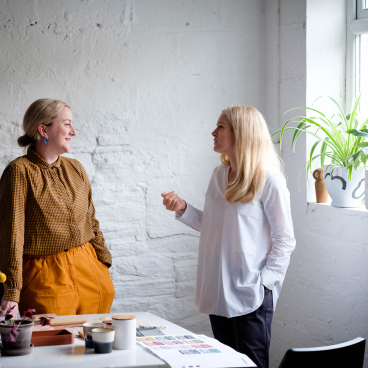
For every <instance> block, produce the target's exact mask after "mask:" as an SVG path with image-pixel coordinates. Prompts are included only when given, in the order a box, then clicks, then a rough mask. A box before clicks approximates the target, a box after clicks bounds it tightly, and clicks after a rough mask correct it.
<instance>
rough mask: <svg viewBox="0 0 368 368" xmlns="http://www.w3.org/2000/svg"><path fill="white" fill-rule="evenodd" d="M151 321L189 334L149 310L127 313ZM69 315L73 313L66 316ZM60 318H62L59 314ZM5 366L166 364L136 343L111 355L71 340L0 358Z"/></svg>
mask: <svg viewBox="0 0 368 368" xmlns="http://www.w3.org/2000/svg"><path fill="white" fill-rule="evenodd" d="M114 314H122V313H112V314H103V315H99V314H87V315H78V317H82V318H84V319H86V320H92V319H96V318H100V317H101V316H106V317H107V318H109V317H110V316H112V315H114ZM124 314H133V315H135V316H137V317H138V318H140V319H142V320H144V321H147V322H149V323H151V324H158V325H166V326H167V328H166V329H165V330H163V332H164V333H165V334H174V335H182V334H190V333H191V332H190V331H188V330H186V329H184V328H181V327H179V326H177V325H175V324H173V323H171V322H169V321H166V320H164V319H163V318H160V317H157V316H155V315H154V314H151V313H148V312H129V313H124ZM66 317H72V316H66ZM58 318H62V317H58ZM5 367H52V368H76V367H78V368H82V367H88V368H101V367H157V368H158V367H159V368H167V367H169V366H168V365H167V364H166V363H165V362H164V361H163V360H161V359H160V358H158V357H157V356H156V355H154V354H153V353H151V352H150V351H149V350H148V349H145V348H143V347H142V346H139V345H137V346H136V349H134V350H113V351H112V353H110V354H95V353H94V350H93V349H85V347H84V340H83V339H80V338H75V339H74V345H54V346H39V347H34V348H33V351H32V353H31V354H30V355H26V356H21V357H2V356H1V357H0V368H5Z"/></svg>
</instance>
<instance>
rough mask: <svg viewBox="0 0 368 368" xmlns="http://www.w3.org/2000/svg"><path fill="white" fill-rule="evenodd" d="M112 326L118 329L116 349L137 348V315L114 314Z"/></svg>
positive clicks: (115, 342)
mask: <svg viewBox="0 0 368 368" xmlns="http://www.w3.org/2000/svg"><path fill="white" fill-rule="evenodd" d="M111 319H112V328H113V329H114V330H115V331H116V334H115V341H114V349H117V350H130V349H135V346H136V342H135V338H136V328H137V323H136V316H132V315H130V314H121V315H116V316H112V317H111Z"/></svg>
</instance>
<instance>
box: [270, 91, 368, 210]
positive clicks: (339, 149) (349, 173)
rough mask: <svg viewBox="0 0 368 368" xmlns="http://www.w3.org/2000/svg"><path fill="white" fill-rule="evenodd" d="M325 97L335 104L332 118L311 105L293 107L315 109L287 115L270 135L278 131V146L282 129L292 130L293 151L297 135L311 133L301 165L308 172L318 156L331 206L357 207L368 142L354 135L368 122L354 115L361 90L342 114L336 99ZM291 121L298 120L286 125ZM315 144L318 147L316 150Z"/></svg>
mask: <svg viewBox="0 0 368 368" xmlns="http://www.w3.org/2000/svg"><path fill="white" fill-rule="evenodd" d="M321 97H322V96H321ZM326 97H327V98H329V99H330V100H331V101H332V102H333V103H334V104H335V105H336V107H337V113H336V114H334V115H332V117H331V118H328V117H327V116H326V114H324V113H322V112H321V111H319V110H316V109H314V108H311V107H296V108H293V109H291V110H296V109H303V110H304V109H307V110H309V111H312V112H313V113H315V114H316V116H312V117H306V116H298V117H296V118H293V119H290V120H288V121H286V122H285V124H284V125H283V127H282V128H281V129H280V130H278V131H276V132H274V133H273V134H272V136H274V135H275V134H278V133H280V150H281V148H282V141H283V137H284V133H285V131H286V130H294V135H293V138H292V143H291V147H292V149H293V151H294V152H295V147H296V142H297V140H298V138H299V136H300V135H301V134H302V133H303V132H305V133H307V134H310V135H312V136H313V137H314V138H315V139H316V141H315V142H314V144H313V145H312V147H311V149H310V152H309V160H308V161H307V162H306V163H305V165H304V166H303V167H306V169H307V173H308V171H310V170H311V166H312V163H313V161H315V160H316V159H319V160H320V162H321V167H322V168H323V171H324V182H325V185H326V188H327V191H328V194H329V195H330V197H331V198H332V203H331V205H332V206H334V207H360V206H361V204H362V200H363V198H364V185H363V182H364V171H365V165H366V162H367V153H368V144H366V145H365V143H367V142H366V141H365V137H363V136H361V135H360V136H359V135H354V134H353V132H362V131H363V132H364V129H366V127H367V124H368V119H366V120H364V121H362V122H359V120H358V116H357V110H358V106H359V101H360V98H361V94H360V95H359V96H358V97H357V98H356V99H355V101H354V103H353V106H352V110H351V112H350V113H349V114H348V115H345V114H344V112H343V110H342V108H341V106H340V105H339V103H338V102H337V101H336V100H334V99H333V98H332V97H329V96H326ZM319 98H320V97H318V98H317V99H316V100H315V101H317V100H318V99H319ZM315 101H314V102H315ZM313 104H314V103H313ZM291 110H289V111H291ZM287 112H288V111H287ZM292 122H297V125H296V126H289V124H290V123H292ZM357 134H358V133H357ZM317 147H319V153H318V151H317ZM326 161H329V163H328V164H326V165H325V163H326ZM299 176H300V174H299Z"/></svg>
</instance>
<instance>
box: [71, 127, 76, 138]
mask: <svg viewBox="0 0 368 368" xmlns="http://www.w3.org/2000/svg"><path fill="white" fill-rule="evenodd" d="M72 135H73V136H75V135H77V131H76V130H75V128H74V127H73V130H72Z"/></svg>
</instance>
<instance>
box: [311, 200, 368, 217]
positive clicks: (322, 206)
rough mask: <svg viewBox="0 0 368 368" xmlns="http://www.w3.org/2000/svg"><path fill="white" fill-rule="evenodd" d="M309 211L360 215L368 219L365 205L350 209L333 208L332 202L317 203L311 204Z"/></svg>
mask: <svg viewBox="0 0 368 368" xmlns="http://www.w3.org/2000/svg"><path fill="white" fill-rule="evenodd" d="M309 211H313V212H314V211H323V212H325V211H328V212H330V213H337V212H339V213H341V212H343V213H344V214H347V215H360V216H362V217H366V218H368V210H367V209H366V208H365V206H364V205H362V207H358V208H349V207H333V206H331V202H327V203H316V202H309V203H308V205H307V212H309Z"/></svg>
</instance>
